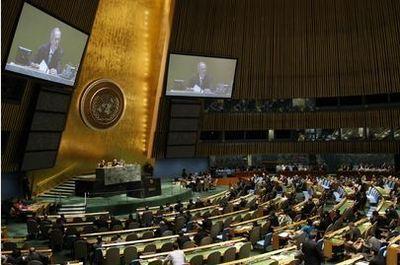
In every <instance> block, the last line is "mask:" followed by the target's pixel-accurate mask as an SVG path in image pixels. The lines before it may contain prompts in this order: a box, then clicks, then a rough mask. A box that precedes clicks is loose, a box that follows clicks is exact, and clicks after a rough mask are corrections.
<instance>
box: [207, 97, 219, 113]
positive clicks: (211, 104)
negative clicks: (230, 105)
mask: <svg viewBox="0 0 400 265" xmlns="http://www.w3.org/2000/svg"><path fill="white" fill-rule="evenodd" d="M223 111H224V101H223V100H222V99H212V100H205V101H204V112H206V113H218V112H223Z"/></svg>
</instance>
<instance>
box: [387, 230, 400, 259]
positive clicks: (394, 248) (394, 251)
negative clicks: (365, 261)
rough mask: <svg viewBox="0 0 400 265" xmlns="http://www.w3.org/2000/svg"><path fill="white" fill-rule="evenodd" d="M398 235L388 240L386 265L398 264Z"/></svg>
mask: <svg viewBox="0 0 400 265" xmlns="http://www.w3.org/2000/svg"><path fill="white" fill-rule="evenodd" d="M399 256H400V235H399V236H397V237H395V238H393V239H391V240H389V245H388V247H387V255H386V265H392V264H399V263H398V262H399Z"/></svg>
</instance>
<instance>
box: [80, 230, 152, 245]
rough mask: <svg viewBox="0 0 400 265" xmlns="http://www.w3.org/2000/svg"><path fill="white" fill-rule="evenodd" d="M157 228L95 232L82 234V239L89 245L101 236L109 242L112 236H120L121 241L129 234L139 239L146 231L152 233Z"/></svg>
mask: <svg viewBox="0 0 400 265" xmlns="http://www.w3.org/2000/svg"><path fill="white" fill-rule="evenodd" d="M157 228H159V226H149V227H141V228H133V229H124V230H118V231H106V232H96V233H88V234H82V237H85V238H87V241H88V242H89V243H95V242H96V238H97V237H98V236H101V237H102V238H103V241H105V242H107V241H111V239H112V237H113V236H116V235H120V236H121V238H122V239H125V238H126V237H127V236H128V235H129V234H132V233H135V234H136V235H137V236H138V238H141V237H142V236H143V234H144V233H145V232H147V231H153V232H154V230H156V229H157Z"/></svg>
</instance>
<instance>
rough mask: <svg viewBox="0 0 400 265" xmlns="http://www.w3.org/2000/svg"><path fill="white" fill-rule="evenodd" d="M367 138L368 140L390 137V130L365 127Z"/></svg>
mask: <svg viewBox="0 0 400 265" xmlns="http://www.w3.org/2000/svg"><path fill="white" fill-rule="evenodd" d="M367 132H368V138H369V139H370V140H378V141H381V140H385V139H388V138H390V134H391V130H390V129H389V128H367Z"/></svg>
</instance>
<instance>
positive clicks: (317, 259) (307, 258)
mask: <svg viewBox="0 0 400 265" xmlns="http://www.w3.org/2000/svg"><path fill="white" fill-rule="evenodd" d="M314 239H315V237H314V238H312V239H307V238H306V240H305V241H304V243H303V245H302V247H301V251H302V252H303V254H304V265H320V264H321V263H322V261H323V253H322V251H321V249H320V248H318V247H317V243H316V242H315V240H314Z"/></svg>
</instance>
